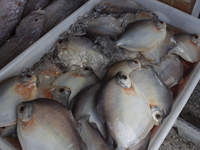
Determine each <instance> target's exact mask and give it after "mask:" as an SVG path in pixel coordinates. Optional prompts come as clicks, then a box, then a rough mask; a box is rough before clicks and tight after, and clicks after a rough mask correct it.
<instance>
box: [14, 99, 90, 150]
mask: <svg viewBox="0 0 200 150" xmlns="http://www.w3.org/2000/svg"><path fill="white" fill-rule="evenodd" d="M17 113H18V121H17V135H18V139H19V141H20V144H21V146H22V149H29V150H36V149H38V150H55V149H57V150H63V149H67V150H86V149H87V147H86V145H85V143H84V142H83V141H82V139H81V137H80V135H79V134H78V132H77V130H76V128H75V125H76V124H75V120H74V118H73V116H72V114H71V112H70V110H68V109H67V108H66V107H65V106H64V105H62V104H60V103H58V102H56V101H53V100H48V99H37V100H33V101H30V102H23V103H21V104H19V105H18V109H17Z"/></svg>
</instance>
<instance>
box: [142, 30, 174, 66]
mask: <svg viewBox="0 0 200 150" xmlns="http://www.w3.org/2000/svg"><path fill="white" fill-rule="evenodd" d="M175 46H176V39H175V37H174V36H173V34H172V33H170V32H169V31H166V37H165V39H164V41H163V42H162V43H160V44H159V45H158V46H156V47H155V48H153V49H151V50H149V51H141V52H140V53H141V54H142V55H143V56H144V57H145V58H146V59H147V60H148V61H150V62H151V63H153V64H160V61H161V58H162V57H165V56H166V55H167V54H168V52H169V51H170V50H171V49H172V48H174V47H175Z"/></svg>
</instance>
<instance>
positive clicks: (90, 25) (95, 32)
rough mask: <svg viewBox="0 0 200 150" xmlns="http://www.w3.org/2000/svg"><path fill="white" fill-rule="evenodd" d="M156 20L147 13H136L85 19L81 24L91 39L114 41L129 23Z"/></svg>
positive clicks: (153, 15) (155, 17)
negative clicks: (105, 38) (108, 38)
mask: <svg viewBox="0 0 200 150" xmlns="http://www.w3.org/2000/svg"><path fill="white" fill-rule="evenodd" d="M146 19H157V16H156V15H155V14H153V13H149V12H138V13H136V14H130V13H129V14H126V15H125V16H123V17H120V18H115V17H113V16H112V15H106V16H100V17H97V18H85V19H83V20H82V22H83V23H84V24H85V26H86V33H87V34H88V35H90V36H92V37H97V36H103V37H107V36H108V37H111V38H112V39H116V38H117V37H118V35H119V34H121V33H122V32H124V31H125V28H126V26H127V25H128V24H129V23H132V22H135V21H139V20H146Z"/></svg>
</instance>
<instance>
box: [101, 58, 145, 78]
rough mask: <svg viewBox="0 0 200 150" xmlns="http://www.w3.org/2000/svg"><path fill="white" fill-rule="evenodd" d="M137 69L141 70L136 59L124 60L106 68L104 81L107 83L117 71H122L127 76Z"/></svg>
mask: <svg viewBox="0 0 200 150" xmlns="http://www.w3.org/2000/svg"><path fill="white" fill-rule="evenodd" d="M138 68H141V63H140V61H139V60H138V59H137V58H135V59H132V60H124V61H120V62H117V63H115V64H113V65H111V66H109V67H108V68H107V73H106V75H105V79H104V81H108V80H109V79H110V78H112V77H113V76H115V75H116V74H117V73H118V72H119V71H123V72H125V73H127V74H129V73H131V72H132V71H134V70H136V69H138Z"/></svg>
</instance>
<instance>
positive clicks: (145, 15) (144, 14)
mask: <svg viewBox="0 0 200 150" xmlns="http://www.w3.org/2000/svg"><path fill="white" fill-rule="evenodd" d="M141 15H142V16H143V17H146V18H150V16H148V15H147V14H146V13H144V12H142V13H141Z"/></svg>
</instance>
